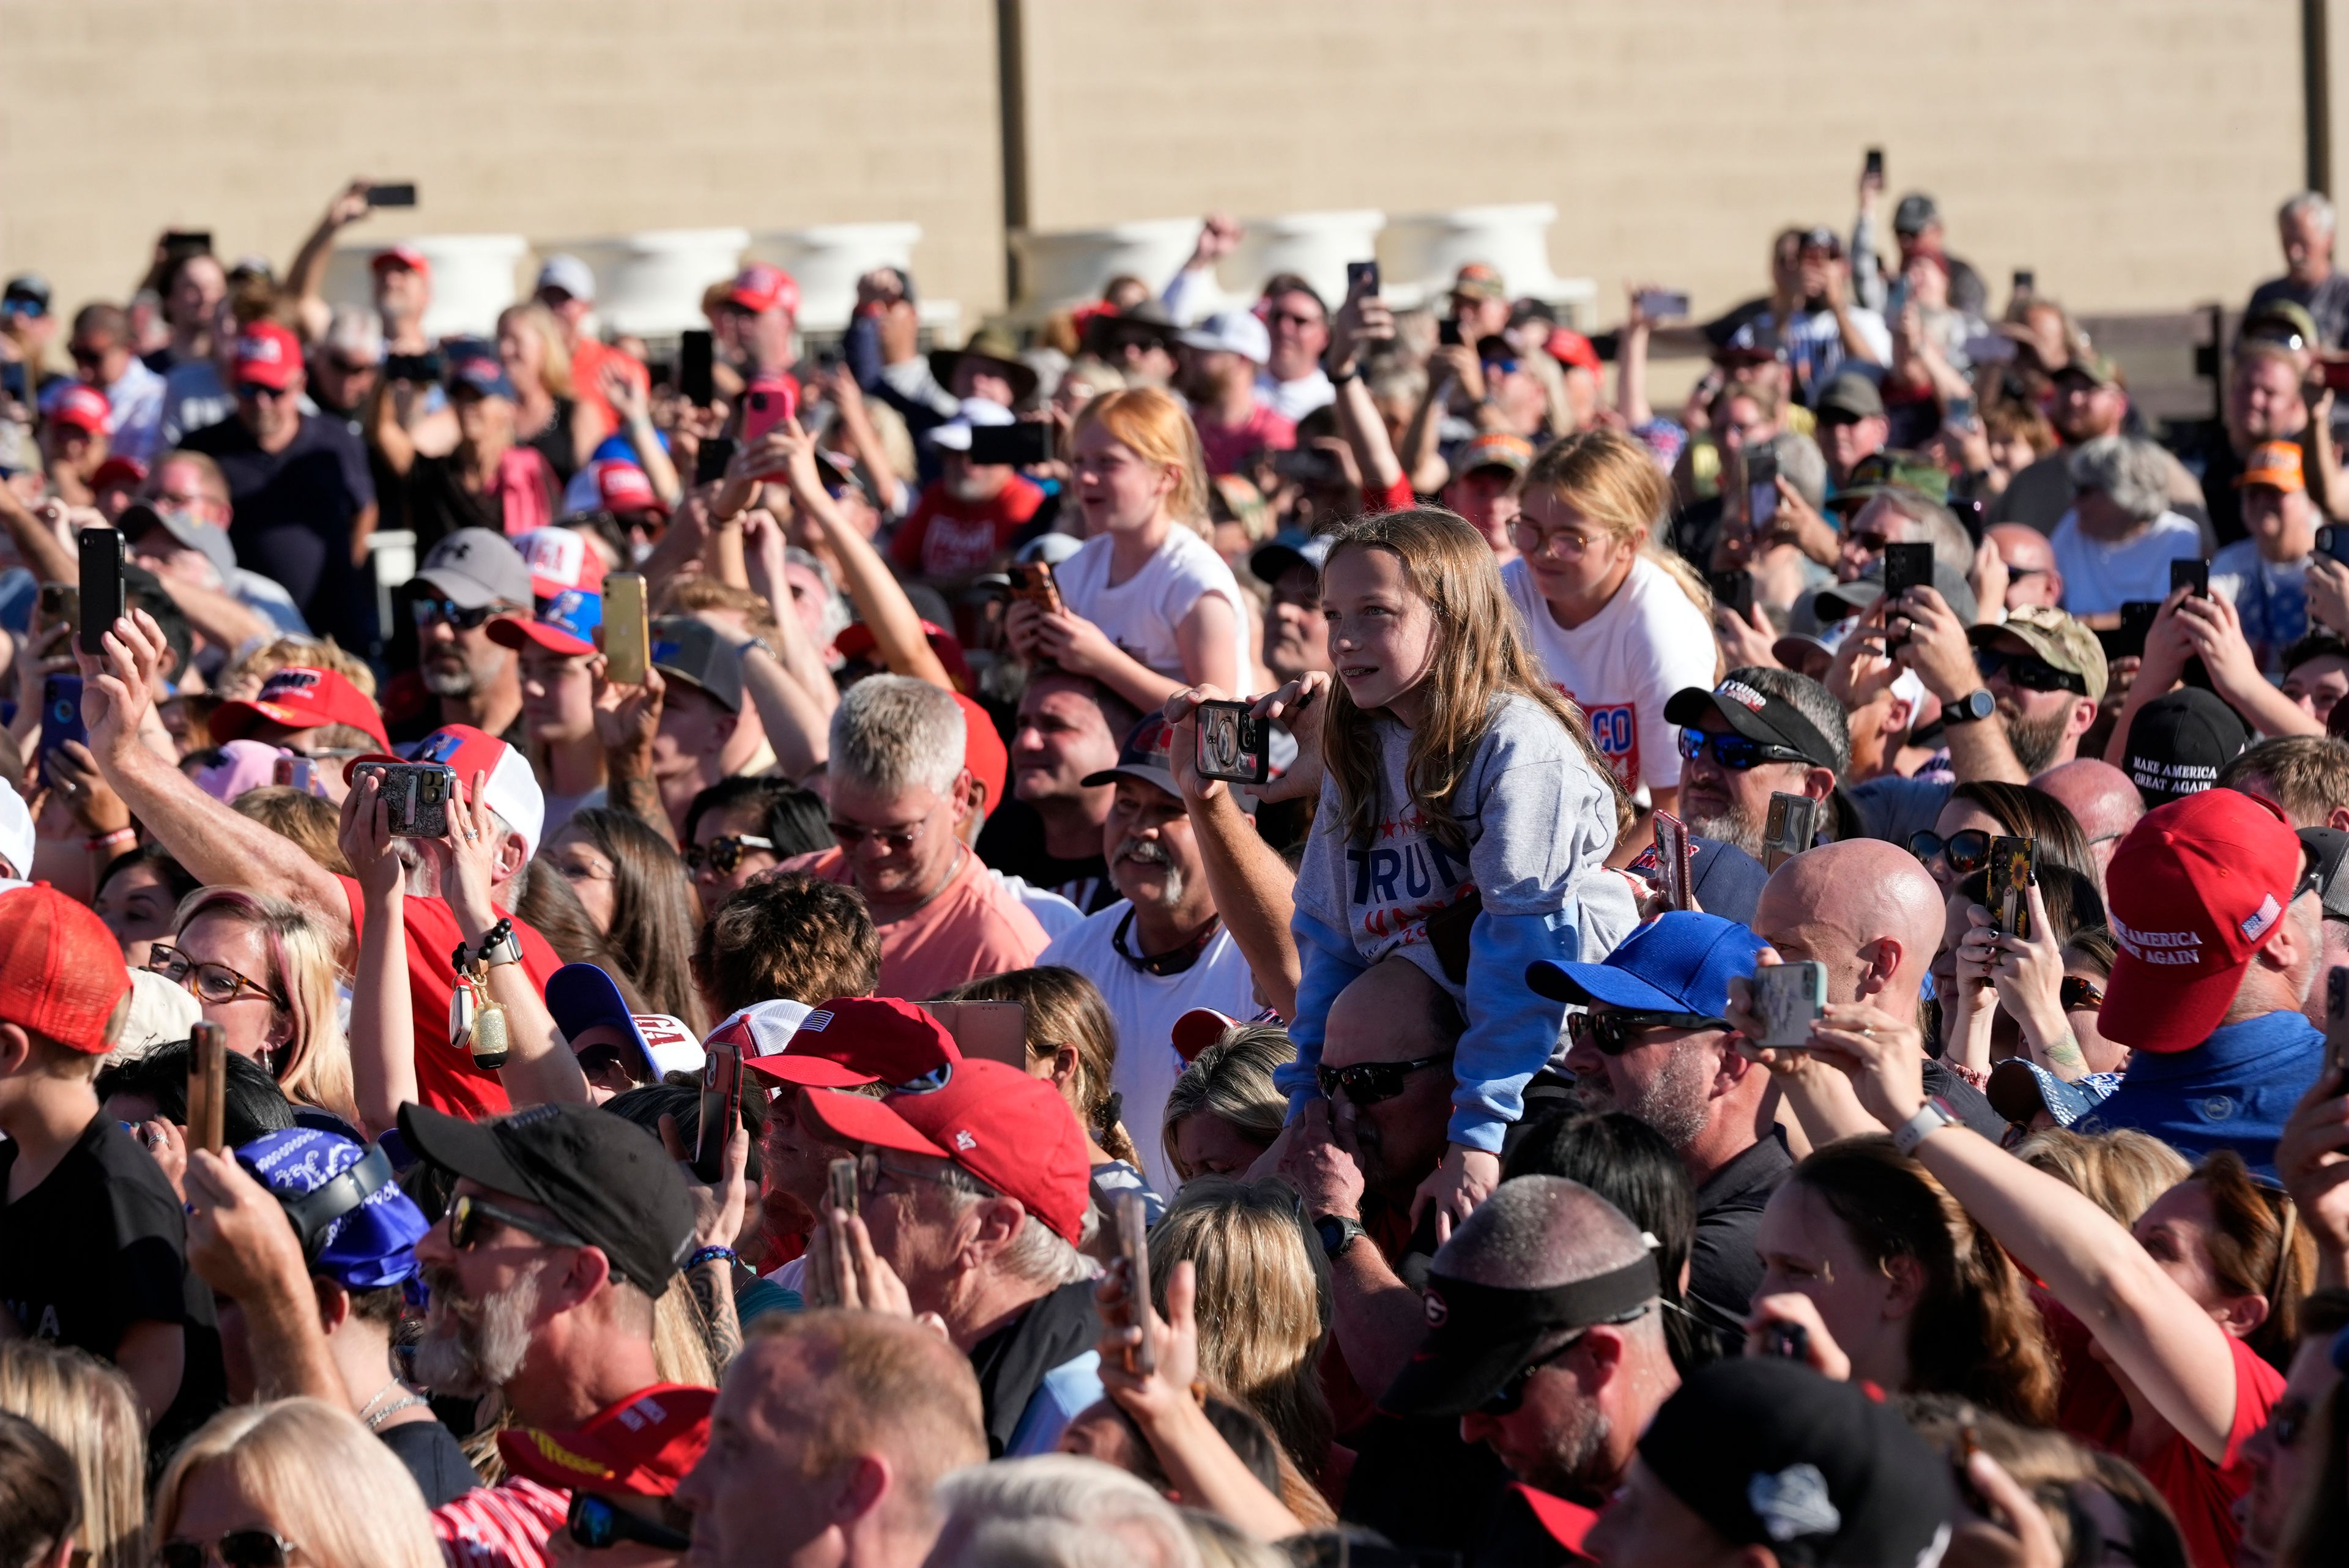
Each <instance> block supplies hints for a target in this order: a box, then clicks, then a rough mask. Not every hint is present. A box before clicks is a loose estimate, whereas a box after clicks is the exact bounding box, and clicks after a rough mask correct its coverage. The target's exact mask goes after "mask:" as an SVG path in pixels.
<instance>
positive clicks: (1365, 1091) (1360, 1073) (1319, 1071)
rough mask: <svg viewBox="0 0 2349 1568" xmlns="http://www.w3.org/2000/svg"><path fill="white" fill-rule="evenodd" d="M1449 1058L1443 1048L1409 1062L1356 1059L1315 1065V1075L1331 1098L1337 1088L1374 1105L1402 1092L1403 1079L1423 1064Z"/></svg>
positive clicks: (1359, 1101) (1362, 1103) (1363, 1103)
mask: <svg viewBox="0 0 2349 1568" xmlns="http://www.w3.org/2000/svg"><path fill="white" fill-rule="evenodd" d="M1451 1060H1452V1053H1451V1052H1449V1051H1446V1052H1445V1053H1444V1054H1443V1055H1441V1056H1421V1057H1417V1058H1415V1059H1413V1060H1412V1061H1409V1062H1357V1063H1355V1064H1353V1065H1352V1066H1350V1067H1317V1068H1315V1069H1314V1074H1315V1076H1317V1077H1319V1079H1320V1081H1321V1093H1322V1094H1323V1095H1324V1096H1327V1097H1329V1098H1330V1099H1333V1100H1334V1099H1336V1098H1337V1097H1338V1091H1339V1090H1340V1089H1343V1090H1345V1091H1346V1097H1347V1098H1348V1099H1350V1100H1351V1101H1353V1102H1354V1104H1356V1105H1357V1106H1375V1105H1377V1104H1378V1103H1379V1102H1380V1101H1381V1100H1392V1099H1393V1098H1394V1097H1395V1096H1397V1095H1400V1094H1402V1081H1403V1080H1404V1079H1405V1078H1408V1077H1409V1076H1411V1075H1413V1073H1416V1072H1419V1071H1420V1070H1421V1069H1423V1068H1426V1067H1437V1066H1441V1065H1443V1064H1444V1063H1446V1062H1449V1061H1451Z"/></svg>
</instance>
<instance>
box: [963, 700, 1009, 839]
mask: <svg viewBox="0 0 2349 1568" xmlns="http://www.w3.org/2000/svg"><path fill="white" fill-rule="evenodd" d="M955 705H956V706H957V707H959V708H960V709H961V710H962V765H963V766H965V767H967V768H968V769H969V770H970V776H971V777H973V778H975V779H977V780H978V782H979V783H981V784H985V785H986V786H987V811H988V815H990V816H992V815H994V814H995V813H997V812H998V811H1000V810H1001V809H1002V808H1003V781H1004V779H1005V778H1006V777H1007V776H1008V775H1009V774H1010V772H1011V753H1010V752H1009V751H1008V750H1006V749H1005V747H1004V744H1003V736H1002V734H1001V733H1000V732H998V731H997V729H996V727H995V721H994V720H993V719H991V718H989V717H988V712H987V710H986V709H984V708H982V707H980V706H979V705H978V703H976V702H974V701H971V700H970V699H969V698H968V697H966V696H964V695H963V694H962V693H961V692H959V691H957V692H956V693H955Z"/></svg>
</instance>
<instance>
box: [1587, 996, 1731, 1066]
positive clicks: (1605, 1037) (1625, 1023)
mask: <svg viewBox="0 0 2349 1568" xmlns="http://www.w3.org/2000/svg"><path fill="white" fill-rule="evenodd" d="M1728 1027H1729V1020H1727V1019H1725V1018H1708V1017H1706V1016H1705V1015H1704V1014H1703V1013H1702V1012H1633V1011H1631V1010H1630V1009H1628V1008H1613V1007H1610V1008H1609V1009H1608V1010H1607V1011H1606V1012H1569V1013H1568V1014H1567V1015H1566V1034H1567V1038H1568V1040H1570V1041H1572V1042H1573V1043H1574V1044H1577V1045H1588V1046H1589V1047H1590V1048H1591V1049H1592V1050H1594V1051H1597V1052H1598V1053H1599V1054H1600V1055H1602V1056H1620V1055H1621V1054H1623V1053H1624V1052H1626V1051H1629V1050H1630V1049H1631V1047H1633V1046H1634V1045H1637V1044H1640V1042H1639V1040H1638V1039H1637V1038H1636V1036H1638V1035H1641V1034H1645V1033H1647V1032H1648V1031H1649V1030H1651V1029H1726V1028H1728Z"/></svg>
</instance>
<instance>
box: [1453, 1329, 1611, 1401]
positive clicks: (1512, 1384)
mask: <svg viewBox="0 0 2349 1568" xmlns="http://www.w3.org/2000/svg"><path fill="white" fill-rule="evenodd" d="M1589 1332H1590V1331H1589V1330H1588V1329H1587V1328H1578V1329H1577V1330H1575V1331H1574V1333H1573V1334H1570V1335H1568V1338H1567V1341H1566V1343H1565V1344H1563V1345H1559V1346H1558V1347H1557V1349H1555V1350H1553V1351H1551V1352H1550V1353H1549V1354H1548V1355H1538V1356H1536V1357H1535V1358H1534V1359H1533V1360H1531V1361H1528V1362H1526V1364H1525V1365H1524V1366H1520V1367H1518V1368H1517V1369H1516V1371H1515V1372H1512V1373H1511V1374H1509V1380H1508V1381H1507V1382H1506V1383H1504V1384H1502V1385H1501V1386H1500V1387H1498V1388H1496V1389H1495V1390H1494V1391H1493V1397H1491V1398H1489V1399H1487V1400H1485V1402H1484V1403H1483V1404H1482V1405H1479V1406H1478V1407H1477V1409H1478V1410H1480V1411H1482V1412H1483V1413H1484V1414H1485V1415H1487V1416H1514V1415H1516V1413H1517V1407H1519V1406H1520V1405H1523V1404H1524V1403H1525V1402H1526V1384H1528V1383H1531V1382H1532V1381H1533V1380H1534V1374H1535V1373H1537V1372H1539V1371H1540V1370H1541V1369H1542V1368H1543V1367H1545V1366H1549V1365H1550V1364H1551V1363H1552V1362H1554V1361H1557V1360H1560V1359H1562V1358H1564V1356H1565V1355H1566V1353H1567V1352H1568V1351H1569V1350H1572V1349H1573V1348H1574V1347H1575V1346H1576V1345H1580V1344H1581V1343H1582V1336H1583V1335H1584V1334H1588V1333H1589Z"/></svg>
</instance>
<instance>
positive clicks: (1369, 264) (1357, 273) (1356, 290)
mask: <svg viewBox="0 0 2349 1568" xmlns="http://www.w3.org/2000/svg"><path fill="white" fill-rule="evenodd" d="M1378 292H1379V264H1378V263H1377V262H1374V261H1359V262H1348V263H1347V264H1346V297H1347V298H1349V299H1368V298H1370V297H1371V296H1374V295H1376V294H1377V293H1378Z"/></svg>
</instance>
